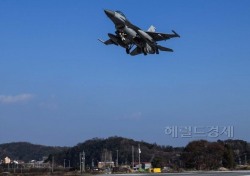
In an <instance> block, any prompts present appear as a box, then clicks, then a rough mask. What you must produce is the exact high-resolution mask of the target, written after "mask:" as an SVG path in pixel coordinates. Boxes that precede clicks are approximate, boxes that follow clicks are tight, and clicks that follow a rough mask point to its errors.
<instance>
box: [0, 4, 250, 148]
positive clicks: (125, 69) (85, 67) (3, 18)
mask: <svg viewBox="0 0 250 176" xmlns="http://www.w3.org/2000/svg"><path fill="white" fill-rule="evenodd" d="M103 9H111V10H121V11H122V12H123V13H125V15H126V16H127V18H128V19H129V20H130V21H131V22H132V23H134V24H136V25H137V26H139V27H140V28H142V29H145V30H146V29H148V27H149V26H150V25H151V24H152V25H154V26H155V27H156V28H157V29H156V30H157V31H159V32H166V33H171V30H172V29H174V30H175V31H176V32H178V33H179V34H180V35H181V38H180V39H178V38H176V39H172V40H168V41H166V42H161V45H163V46H167V47H169V48H172V49H174V52H173V53H166V52H161V53H160V54H159V55H148V56H146V57H145V56H143V55H141V56H136V57H131V56H129V55H127V54H126V53H125V50H124V49H123V48H120V47H117V46H105V45H103V44H102V43H100V42H98V40H97V38H102V39H107V37H108V36H107V33H114V30H115V29H114V25H113V23H112V22H111V21H110V20H109V19H108V18H107V17H106V15H105V13H104V12H103ZM249 17H250V1H247V0H242V1H236V0H234V1H230V0H220V1H198V0H197V1H186V0H182V1H167V0H161V1H160V0H159V1H155V2H153V3H151V2H147V1H132V0H123V1H122V0H119V1H117V0H111V1H97V0H91V1H90V0H89V1H81V0H75V1H69V0H68V1H65V0H64V1H63V0H52V1H50V0H43V1H32V0H23V1H19V0H16V1H13V0H0V143H6V142H13V141H28V142H32V143H37V144H45V145H60V146H65V145H66V146H73V145H75V144H77V143H78V142H83V141H84V140H86V139H90V138H94V137H109V136H114V135H117V136H124V137H128V138H133V139H136V140H144V141H147V142H156V143H158V144H163V145H174V146H182V145H185V144H187V142H188V141H190V140H195V139H196V138H188V139H186V138H172V137H171V136H170V135H165V133H164V130H165V127H166V126H173V125H174V126H178V127H180V126H192V127H195V126H205V127H207V126H222V127H223V126H228V125H231V126H234V137H235V138H236V139H243V140H247V141H250V136H249V133H250V130H249V124H250V118H249V115H250V45H249V43H250V19H249ZM226 138H227V137H226V136H220V137H219V138H213V139H211V138H208V140H217V139H226ZM204 139H207V138H204Z"/></svg>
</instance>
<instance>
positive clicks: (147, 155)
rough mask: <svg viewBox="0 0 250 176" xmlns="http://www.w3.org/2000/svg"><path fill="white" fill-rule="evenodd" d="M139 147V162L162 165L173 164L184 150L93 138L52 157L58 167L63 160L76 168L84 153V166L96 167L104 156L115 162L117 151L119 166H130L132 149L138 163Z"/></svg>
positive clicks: (127, 140) (118, 138) (131, 141)
mask: <svg viewBox="0 0 250 176" xmlns="http://www.w3.org/2000/svg"><path fill="white" fill-rule="evenodd" d="M139 145H140V150H141V155H140V159H141V162H154V161H155V160H161V161H162V163H168V162H175V160H177V159H178V158H177V157H178V156H179V155H180V153H181V152H182V151H183V149H184V148H182V147H181V148H174V147H172V146H160V145H157V144H155V143H154V144H150V143H147V142H144V141H135V140H133V139H128V138H123V137H109V138H107V139H101V138H94V139H91V140H87V141H85V142H84V143H79V144H78V145H76V146H74V147H72V148H70V149H69V150H67V151H64V152H61V153H59V154H57V155H54V159H55V161H56V162H57V164H60V165H62V164H63V162H64V159H66V160H70V161H71V166H73V167H77V166H79V153H80V152H83V151H84V152H85V158H86V165H87V166H91V165H92V163H93V164H94V165H95V166H96V165H97V163H98V161H104V160H105V159H104V155H106V160H112V161H114V162H115V161H116V158H117V150H118V157H119V159H118V161H119V164H131V162H132V147H133V148H134V161H135V162H138V147H139ZM105 152H106V154H105ZM110 153H111V156H110ZM109 157H111V159H109ZM177 162H178V161H177Z"/></svg>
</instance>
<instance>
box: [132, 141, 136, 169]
mask: <svg viewBox="0 0 250 176" xmlns="http://www.w3.org/2000/svg"><path fill="white" fill-rule="evenodd" d="M134 166H135V158H134V146H133V145H132V167H133V170H134Z"/></svg>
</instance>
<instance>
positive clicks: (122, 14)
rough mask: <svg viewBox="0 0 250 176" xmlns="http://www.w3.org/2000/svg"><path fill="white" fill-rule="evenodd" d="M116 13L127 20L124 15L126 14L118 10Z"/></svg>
mask: <svg viewBox="0 0 250 176" xmlns="http://www.w3.org/2000/svg"><path fill="white" fill-rule="evenodd" d="M115 12H116V13H119V14H120V15H121V16H123V17H124V18H125V19H126V16H125V15H124V13H122V12H121V11H119V10H117V11H115Z"/></svg>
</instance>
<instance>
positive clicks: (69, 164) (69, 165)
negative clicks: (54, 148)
mask: <svg viewBox="0 0 250 176" xmlns="http://www.w3.org/2000/svg"><path fill="white" fill-rule="evenodd" d="M69 168H70V160H69Z"/></svg>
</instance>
